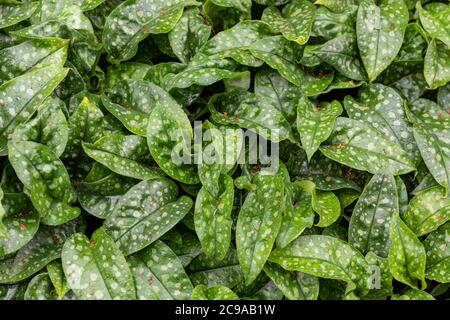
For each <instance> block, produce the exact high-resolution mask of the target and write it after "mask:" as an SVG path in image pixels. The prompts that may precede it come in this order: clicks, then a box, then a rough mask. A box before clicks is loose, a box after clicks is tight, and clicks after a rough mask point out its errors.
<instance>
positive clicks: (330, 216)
mask: <svg viewBox="0 0 450 320" xmlns="http://www.w3.org/2000/svg"><path fill="white" fill-rule="evenodd" d="M312 208H313V210H314V211H315V212H317V214H318V215H319V216H320V220H319V222H318V223H317V224H316V226H317V227H321V228H323V227H328V226H330V225H332V224H333V223H334V222H336V220H337V219H338V218H339V216H340V215H341V203H340V202H339V199H338V197H336V195H335V194H334V193H333V192H331V191H316V190H313V192H312Z"/></svg>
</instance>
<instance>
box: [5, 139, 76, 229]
mask: <svg viewBox="0 0 450 320" xmlns="http://www.w3.org/2000/svg"><path fill="white" fill-rule="evenodd" d="M9 150H10V152H9V161H10V162H11V165H12V166H13V168H14V170H15V171H16V174H17V176H18V177H19V179H20V181H21V182H22V183H23V184H24V186H25V193H26V194H27V195H28V196H29V197H30V199H31V202H32V203H33V206H34V207H35V208H36V210H37V211H38V212H39V214H40V215H41V216H42V222H43V223H45V224H48V225H58V224H62V223H65V222H67V221H69V220H72V219H74V218H76V217H78V215H79V214H80V209H78V208H76V207H72V206H71V205H72V204H73V203H74V202H75V201H76V194H75V191H74V190H73V187H72V184H71V181H70V179H69V175H68V173H67V170H66V168H65V167H64V165H63V163H62V162H61V161H60V160H59V159H58V158H57V156H56V155H55V153H54V152H53V151H52V150H50V149H49V148H48V147H46V146H44V145H42V144H39V143H36V142H32V141H17V142H12V143H9Z"/></svg>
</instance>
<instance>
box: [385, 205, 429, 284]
mask: <svg viewBox="0 0 450 320" xmlns="http://www.w3.org/2000/svg"><path fill="white" fill-rule="evenodd" d="M390 237H391V247H390V248H389V255H388V258H389V268H390V270H391V273H392V275H393V277H394V278H395V279H396V280H398V281H400V282H403V283H405V284H407V285H409V286H410V287H412V288H418V287H419V285H420V286H421V287H422V288H425V287H426V282H425V264H426V254H425V249H424V247H423V244H422V243H421V242H420V240H419V239H418V238H417V236H416V235H415V234H414V232H412V231H411V230H410V229H409V228H408V227H407V226H406V224H405V223H404V222H403V221H402V220H401V219H400V217H399V215H398V213H397V212H395V213H394V216H393V217H392V220H391V231H390Z"/></svg>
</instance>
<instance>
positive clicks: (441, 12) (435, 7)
mask: <svg viewBox="0 0 450 320" xmlns="http://www.w3.org/2000/svg"><path fill="white" fill-rule="evenodd" d="M416 9H417V11H418V13H419V18H420V22H421V24H422V26H423V27H424V28H425V30H426V31H427V33H428V34H429V35H430V36H431V38H436V39H439V40H441V41H442V42H444V43H445V44H446V45H447V47H450V31H449V30H448V23H449V18H448V17H449V15H450V6H449V5H448V4H444V3H430V4H429V5H427V6H426V7H425V8H422V5H421V3H420V2H417V5H416Z"/></svg>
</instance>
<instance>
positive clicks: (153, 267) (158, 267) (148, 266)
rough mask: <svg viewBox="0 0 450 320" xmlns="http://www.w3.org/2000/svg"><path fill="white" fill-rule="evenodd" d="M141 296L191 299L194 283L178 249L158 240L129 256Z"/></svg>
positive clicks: (139, 296)
mask: <svg viewBox="0 0 450 320" xmlns="http://www.w3.org/2000/svg"><path fill="white" fill-rule="evenodd" d="M128 263H129V264H130V268H131V272H132V273H133V276H134V281H135V283H136V294H137V298H138V299H140V300H187V299H190V298H191V292H192V289H193V287H192V283H191V281H190V280H189V277H188V276H187V274H186V272H185V271H184V268H183V266H182V264H181V262H180V260H179V259H178V257H177V256H176V255H175V253H174V252H173V251H172V250H171V249H170V248H169V247H168V246H167V245H166V244H164V242H162V241H159V240H157V241H156V242H154V243H153V244H152V245H150V246H149V247H147V248H146V249H144V250H142V251H140V252H139V253H136V254H134V255H132V256H130V257H129V258H128Z"/></svg>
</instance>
